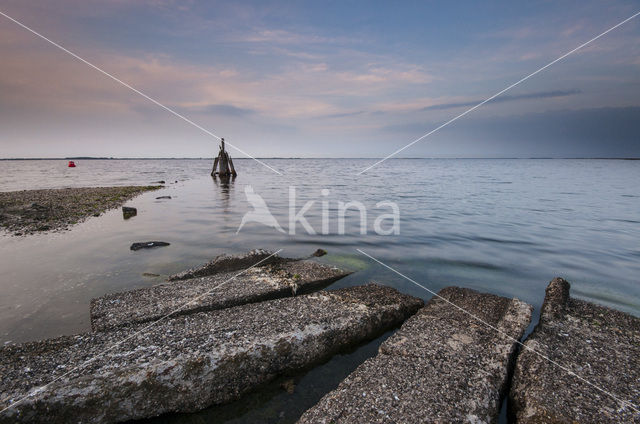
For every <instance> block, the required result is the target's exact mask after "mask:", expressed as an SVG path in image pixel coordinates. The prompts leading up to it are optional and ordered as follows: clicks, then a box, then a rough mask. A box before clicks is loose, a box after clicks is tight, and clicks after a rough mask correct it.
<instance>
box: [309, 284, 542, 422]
mask: <svg viewBox="0 0 640 424" xmlns="http://www.w3.org/2000/svg"><path fill="white" fill-rule="evenodd" d="M439 295H440V296H442V297H443V298H445V299H448V300H449V301H450V302H452V303H453V304H455V305H457V306H459V307H460V308H463V309H464V310H467V311H469V312H470V313H472V314H473V315H475V316H476V317H478V318H480V319H482V320H483V321H485V322H486V323H488V324H491V325H492V326H494V327H495V328H497V329H498V330H500V331H501V332H502V334H501V333H499V332H498V331H496V330H495V329H492V328H490V327H488V326H487V325H485V324H483V323H482V322H480V321H478V320H476V319H474V318H472V317H471V316H469V315H468V314H466V313H464V312H463V311H461V310H460V309H458V308H456V307H455V306H452V305H451V304H449V303H447V302H445V301H444V300H442V299H439V298H437V297H434V298H433V299H431V300H430V301H429V303H428V304H427V305H426V306H425V307H424V308H423V309H422V310H420V311H419V312H418V313H417V314H416V315H415V316H413V317H412V318H410V319H409V320H407V322H405V323H404V324H403V326H402V327H401V328H400V330H399V331H398V332H396V333H395V334H394V335H393V336H392V337H390V338H389V339H388V340H386V341H385V342H384V343H383V344H382V345H381V346H380V349H379V353H378V355H377V356H376V357H374V358H371V359H369V360H367V361H366V362H364V363H363V364H362V365H360V366H359V367H358V368H357V369H356V370H355V371H354V372H353V373H351V375H349V377H347V378H346V379H345V380H344V381H343V382H342V383H341V384H340V385H339V386H338V388H337V389H335V390H334V391H332V392H330V393H329V394H327V395H326V396H325V397H323V398H322V399H321V400H320V402H319V403H318V404H317V405H316V406H314V407H313V408H311V409H309V410H308V411H307V412H305V414H304V415H303V416H302V418H301V419H300V421H299V422H300V423H413V422H443V423H445V422H446V423H449V422H471V423H487V422H497V418H498V415H499V410H500V403H501V398H503V396H504V395H506V391H507V384H508V383H507V382H508V376H509V370H510V368H512V365H513V362H514V357H515V352H516V347H517V343H516V342H515V341H514V339H515V340H518V339H519V338H520V337H522V334H523V333H524V331H525V329H526V328H527V326H528V325H529V321H530V319H531V311H532V307H531V306H529V305H527V304H525V303H523V302H521V301H519V300H517V299H507V298H504V297H499V296H494V295H490V294H481V293H478V292H475V291H473V290H469V289H461V288H458V287H448V288H445V289H443V290H441V291H440V293H439ZM511 338H513V339H511Z"/></svg>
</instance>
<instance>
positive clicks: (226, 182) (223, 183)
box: [211, 175, 237, 212]
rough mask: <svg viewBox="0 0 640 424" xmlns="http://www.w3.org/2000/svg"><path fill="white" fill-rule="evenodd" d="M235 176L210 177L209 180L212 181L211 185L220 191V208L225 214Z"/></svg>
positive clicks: (227, 209)
mask: <svg viewBox="0 0 640 424" xmlns="http://www.w3.org/2000/svg"><path fill="white" fill-rule="evenodd" d="M236 178H237V177H236V176H231V175H223V176H220V175H212V176H211V179H212V180H213V184H214V185H215V186H216V188H218V189H219V191H220V194H221V195H220V200H221V202H222V208H223V210H224V211H225V212H228V211H229V200H230V199H231V194H232V190H233V184H234V182H235V181H236Z"/></svg>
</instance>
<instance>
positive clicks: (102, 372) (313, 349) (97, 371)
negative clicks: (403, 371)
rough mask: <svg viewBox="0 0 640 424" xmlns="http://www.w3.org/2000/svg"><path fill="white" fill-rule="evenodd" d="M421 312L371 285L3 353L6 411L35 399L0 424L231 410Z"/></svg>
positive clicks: (0, 372) (1, 391)
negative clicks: (286, 376) (217, 407)
mask: <svg viewBox="0 0 640 424" xmlns="http://www.w3.org/2000/svg"><path fill="white" fill-rule="evenodd" d="M422 304H423V302H422V301H421V300H420V299H416V298H413V297H411V296H407V295H403V294H401V293H399V292H398V291H396V290H394V289H392V288H389V287H384V286H378V285H374V284H369V285H366V286H360V287H350V288H346V289H340V290H335V291H325V292H318V293H313V294H309V295H304V296H296V297H292V298H285V299H276V300H272V301H267V302H260V303H254V304H250V305H242V306H238V307H234V308H228V309H222V310H217V311H211V312H201V313H195V314H191V315H185V316H180V317H176V318H173V319H169V320H167V321H166V322H163V324H162V325H156V326H153V327H151V328H146V329H145V325H144V324H141V325H138V326H133V327H126V328H119V329H116V330H113V331H106V332H97V333H85V334H80V335H77V336H72V337H61V338H57V339H53V340H46V341H42V342H34V343H26V344H23V345H20V346H8V347H4V348H0V379H1V381H0V409H3V408H4V407H6V406H9V405H11V404H12V403H13V402H15V401H17V400H18V399H20V398H21V397H22V396H23V395H24V394H26V393H33V396H31V397H29V398H27V399H26V400H24V401H23V402H22V403H19V404H17V405H15V407H12V408H9V409H7V410H6V411H4V412H3V413H2V414H0V423H2V424H4V423H14V422H37V423H66V422H84V423H109V422H120V421H126V420H130V419H139V418H144V417H151V416H156V415H159V414H162V413H165V412H171V411H182V412H191V411H196V410H199V409H202V408H205V407H207V406H209V405H213V404H220V403H225V402H228V401H231V400H234V399H237V398H239V397H240V395H242V394H243V393H245V392H247V391H249V390H251V389H253V388H255V387H256V386H258V385H259V384H262V383H264V382H266V381H268V380H270V379H272V378H273V377H275V376H277V375H280V374H283V373H287V372H293V371H296V370H299V369H301V368H304V367H307V366H309V365H312V364H314V363H316V362H317V361H320V360H322V359H324V358H326V357H328V356H330V355H332V354H334V353H336V352H338V351H339V350H341V349H343V348H345V347H348V346H351V345H353V344H357V343H361V342H363V341H364V340H367V339H370V338H373V337H376V336H377V335H379V334H381V332H383V331H386V330H388V329H390V328H392V327H393V326H396V325H399V324H400V323H401V322H402V321H403V320H404V319H406V318H407V317H408V316H410V315H411V314H413V313H415V312H416V311H417V310H418V309H419V308H420V307H421V306H422ZM136 332H139V333H140V334H136ZM134 334H136V335H135V336H134ZM121 341H122V342H121ZM117 342H121V344H119V345H117V347H115V348H114V349H112V350H108V349H109V348H110V347H112V346H114V344H115V343H117ZM95 355H99V357H98V358H97V359H96V360H94V361H92V362H90V363H88V364H87V365H86V366H84V367H81V368H80V369H79V370H74V367H76V366H78V365H81V364H82V363H83V362H84V361H86V360H87V359H89V358H92V357H94V356H95ZM66 372H68V373H69V374H68V375H64V373H66ZM63 375H64V376H63ZM61 376H62V377H61ZM58 377H61V378H60V379H59V380H58V381H55V382H54V383H53V384H51V385H50V386H46V387H43V385H45V384H46V383H48V382H50V381H52V380H54V379H56V378H58ZM39 387H40V388H42V389H41V390H40V391H36V390H37V389H38V388H39Z"/></svg>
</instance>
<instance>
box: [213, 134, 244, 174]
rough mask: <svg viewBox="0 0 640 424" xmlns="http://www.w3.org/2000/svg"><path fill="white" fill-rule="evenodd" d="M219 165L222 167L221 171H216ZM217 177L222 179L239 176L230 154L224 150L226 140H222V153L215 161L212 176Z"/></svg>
mask: <svg viewBox="0 0 640 424" xmlns="http://www.w3.org/2000/svg"><path fill="white" fill-rule="evenodd" d="M218 165H219V166H220V171H216V169H218ZM216 175H219V176H220V177H235V176H236V175H238V174H237V173H236V169H235V168H234V166H233V161H232V160H231V157H230V156H229V153H227V152H226V150H224V138H221V139H220V152H219V153H218V156H217V157H216V158H215V160H214V161H213V169H212V170H211V176H212V177H215V176H216Z"/></svg>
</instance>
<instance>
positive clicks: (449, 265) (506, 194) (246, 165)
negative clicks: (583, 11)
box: [0, 159, 640, 422]
mask: <svg viewBox="0 0 640 424" xmlns="http://www.w3.org/2000/svg"><path fill="white" fill-rule="evenodd" d="M235 162H236V166H237V168H238V169H239V172H240V175H239V176H238V178H236V179H235V181H232V182H229V183H227V184H225V183H222V182H221V181H219V180H213V179H212V178H211V177H210V176H209V175H208V174H209V172H210V167H211V162H210V161H208V160H110V161H99V160H95V161H94V160H85V161H83V160H78V161H76V163H77V164H78V167H77V168H73V169H69V168H67V167H66V161H0V190H1V191H11V190H22V189H34V188H60V187H82V186H110V185H142V184H149V183H151V182H154V181H157V180H165V181H166V182H167V186H166V188H165V189H163V190H160V191H157V192H151V193H146V194H144V195H142V196H140V197H137V198H135V199H133V200H131V201H129V202H128V203H127V204H128V205H131V206H135V207H137V208H138V216H136V217H134V218H132V219H130V220H127V221H125V220H123V218H122V214H121V212H120V211H119V210H113V211H110V212H108V213H107V214H105V215H103V216H101V217H99V218H91V219H89V220H88V221H86V222H84V223H82V224H80V225H78V226H76V227H74V228H73V229H72V230H71V231H67V232H63V233H54V234H43V235H35V236H29V237H13V236H10V235H6V234H5V235H1V236H0V267H1V269H2V272H1V274H0V275H1V277H0V280H1V281H0V293H1V294H2V295H1V296H0V340H1V341H3V342H6V341H14V342H20V341H25V340H34V339H40V338H43V337H52V336H56V335H60V334H71V333H75V332H79V331H85V330H88V329H89V316H88V303H89V300H90V299H91V298H93V297H96V296H100V295H102V294H105V293H108V292H114V291H119V290H125V289H132V288H136V287H143V286H149V285H153V284H157V283H159V282H161V281H162V277H155V278H154V277H145V276H143V273H153V274H160V275H161V276H165V275H167V274H170V273H174V272H177V271H180V270H182V269H185V268H187V267H191V266H196V265H199V264H201V263H203V262H205V261H207V260H209V259H211V258H212V257H214V256H216V255H218V254H221V253H224V252H227V253H239V252H245V251H247V250H250V249H253V248H257V247H260V248H265V249H271V250H278V249H283V252H282V255H284V256H303V255H307V254H310V253H311V252H313V251H314V250H315V249H316V248H324V249H326V250H327V251H328V252H329V255H327V256H326V257H325V258H323V260H325V261H327V262H329V263H333V264H336V265H340V266H344V267H348V268H351V269H353V270H357V271H358V272H357V273H355V274H353V275H351V276H350V277H348V278H346V279H344V280H342V281H339V282H337V283H335V284H334V285H333V286H332V287H342V286H347V285H355V284H362V283H365V282H368V281H372V280H374V281H378V282H381V283H384V284H388V285H391V286H394V287H397V288H398V289H399V290H401V291H403V292H406V293H409V294H412V295H415V296H420V297H423V298H425V299H428V298H429V297H430V294H429V293H428V292H425V291H424V290H423V289H420V288H418V287H416V286H415V285H413V284H412V283H410V282H408V281H406V280H404V279H402V278H401V277H399V276H397V275H396V274H394V273H392V272H390V271H389V270H387V269H385V268H383V267H381V266H380V265H377V264H376V263H375V262H373V261H371V260H370V259H368V258H367V257H365V256H363V255H362V254H360V253H359V252H357V251H356V250H355V249H356V248H359V249H362V250H363V251H365V252H367V253H369V254H370V255H372V256H374V257H376V258H378V259H379V260H381V261H383V262H385V263H387V264H388V265H390V266H392V267H394V268H395V269H397V270H398V271H400V272H402V273H403V274H405V275H407V276H409V277H411V278H413V279H414V280H416V281H418V282H419V283H421V284H423V285H425V286H427V287H429V288H430V289H431V290H433V291H437V290H439V289H441V288H443V287H446V286H448V285H459V286H464V287H470V288H474V289H477V290H482V291H488V292H492V293H496V294H500V295H504V296H515V297H518V298H520V299H523V300H525V301H527V302H529V303H531V304H533V305H534V306H535V307H536V311H538V310H539V307H540V305H541V303H542V300H543V297H544V288H545V287H546V285H547V283H548V282H549V281H550V280H551V279H552V278H553V277H555V276H562V277H564V278H566V279H567V280H569V281H570V282H571V283H572V294H573V295H574V296H576V297H579V298H582V299H587V300H590V301H593V302H597V303H600V304H603V305H606V306H610V307H614V308H616V309H620V310H623V311H627V312H630V313H632V314H635V315H640V284H639V283H640V281H639V280H640V241H639V240H640V185H639V184H638V182H639V181H640V161H618V160H481V159H470V160H465V159H431V160H430V159H424V160H423V159H413V160H410V159H406V160H404V159H398V160H389V161H387V162H385V163H383V164H382V165H380V166H378V167H376V168H374V169H372V170H371V171H369V172H368V173H366V174H364V175H357V172H359V171H360V170H362V169H364V168H365V167H366V166H368V165H369V164H371V163H372V162H373V161H371V160H364V159H274V160H266V162H267V163H268V164H269V165H271V166H273V167H274V168H276V169H278V170H280V171H281V172H282V173H283V175H282V176H280V175H277V174H275V173H273V172H272V171H270V170H269V169H267V168H264V167H263V166H261V165H260V164H258V163H256V162H254V161H252V160H241V159H237V160H236V161H235ZM175 181H177V183H176V182H175ZM248 185H250V186H251V187H252V188H253V190H254V192H255V193H257V194H259V195H260V196H262V198H263V199H264V200H265V202H266V204H267V205H268V206H269V208H270V210H271V212H272V214H273V215H274V216H275V218H276V219H277V220H278V222H279V223H280V225H282V227H283V228H284V229H285V230H287V229H289V223H288V217H289V203H290V202H289V198H290V186H294V187H295V190H296V202H297V205H296V211H299V210H300V208H301V207H302V205H303V204H304V203H306V202H307V201H315V203H313V205H312V206H311V207H310V209H309V211H308V212H307V213H306V214H305V217H306V218H307V219H308V221H309V222H310V224H311V225H312V227H313V228H314V229H315V231H316V232H318V233H319V232H320V231H321V228H322V225H321V223H322V203H321V202H322V201H325V202H328V204H329V215H328V216H329V229H330V234H328V235H322V234H316V235H311V234H307V232H306V231H305V230H304V228H303V227H302V226H300V225H298V226H297V227H296V234H295V235H290V234H283V233H281V232H278V231H275V230H273V229H272V228H269V227H266V226H262V225H260V224H256V223H250V224H247V225H246V226H245V227H244V228H243V229H242V230H241V231H240V232H239V233H238V234H236V231H237V229H238V226H239V224H240V222H241V219H242V216H243V215H244V213H245V212H247V211H248V210H249V209H250V207H249V204H248V203H247V199H246V197H245V187H246V186H248ZM323 189H328V190H329V194H328V195H326V196H324V195H322V190H323ZM162 195H170V196H172V199H171V200H156V199H155V198H156V197H158V196H162ZM338 201H343V202H347V201H360V202H362V203H363V204H364V205H365V206H366V207H367V210H368V216H367V224H368V225H367V234H364V235H363V234H360V231H359V230H360V227H359V224H360V216H359V214H358V213H357V212H356V211H355V210H352V211H351V212H349V213H348V214H347V219H346V226H345V228H346V234H343V235H339V234H337V230H338V211H337V202H338ZM380 201H393V202H396V203H397V204H398V206H399V209H400V234H398V235H391V236H383V235H377V234H375V233H374V232H373V222H374V220H375V219H376V218H377V217H378V216H379V215H380V214H382V213H385V212H388V209H376V208H375V205H376V203H377V202H380ZM145 240H162V241H167V242H170V243H171V246H169V247H166V248H159V249H155V250H149V251H138V252H132V251H130V250H129V245H130V244H131V243H132V242H135V241H145ZM380 341H381V339H378V340H376V341H373V342H372V344H370V345H367V346H364V347H362V348H361V349H359V350H356V351H354V352H350V353H345V355H342V356H338V357H336V358H334V359H333V360H332V361H330V362H329V363H327V364H325V365H323V366H322V367H321V369H322V370H323V371H322V374H318V376H316V377H317V378H315V377H313V376H314V374H313V373H314V372H316V373H317V372H319V371H317V369H316V370H312V371H310V372H309V374H305V375H304V376H299V377H297V378H298V380H297V381H298V383H300V388H299V390H296V393H297V394H295V395H293V397H291V396H287V395H284V394H282V393H279V392H278V389H277V388H274V389H273V390H272V391H269V392H268V393H269V394H268V395H264V394H263V395H261V396H263V397H258V398H256V399H254V400H253V403H252V402H244V403H243V405H239V406H236V407H233V406H232V407H230V409H229V410H228V411H227V412H225V414H226V415H225V414H222V413H220V411H219V410H216V411H217V412H215V413H211V412H209V413H207V412H204V413H202V414H198V415H197V418H194V417H196V416H193V415H191V416H180V417H173V418H172V417H169V418H164V419H163V420H168V421H172V420H173V421H175V420H178V421H190V420H198V419H205V418H206V420H209V421H210V420H213V421H216V420H217V421H225V420H227V421H228V420H232V421H233V420H236V421H243V420H244V421H247V422H250V421H252V420H253V419H256V416H255V414H260V417H261V418H260V419H263V420H267V421H268V420H271V421H281V420H284V421H287V420H289V421H291V420H295V418H296V417H297V414H298V415H299V413H300V410H301V409H302V410H303V409H304V407H305V405H306V406H307V407H308V406H310V405H307V404H313V402H314V401H315V400H317V398H319V396H321V395H322V393H324V392H326V391H327V390H330V389H331V388H332V387H334V386H335V384H337V381H339V378H340V377H341V376H343V375H346V374H348V372H349V371H350V370H351V369H353V368H354V367H355V366H357V364H358V363H359V362H360V361H361V360H362V359H363V358H364V357H366V356H367V355H371V354H373V353H374V352H375V348H376V346H377V345H378V344H379V343H380ZM320 376H322V377H320ZM296 396H297V397H296ZM247 405H252V406H251V407H250V408H249V407H247ZM296 406H297V408H296ZM256 411H258V412H256ZM252 414H253V415H252ZM283 414H284V415H283ZM215 417H218V418H219V419H218V418H216V419H215V420H214V418H215ZM220 417H222V418H220ZM267 417H268V418H267ZM173 421H172V422H173ZM194 422H195V421H194Z"/></svg>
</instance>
